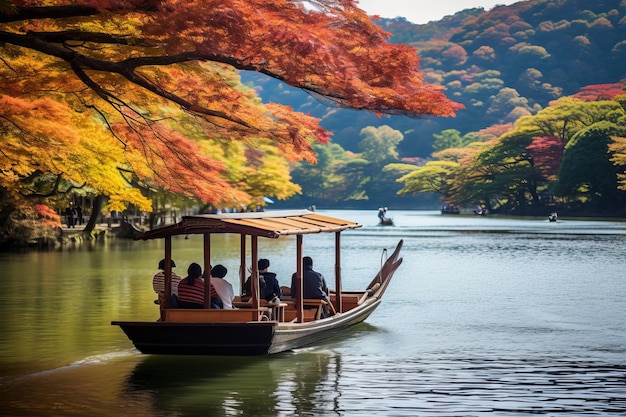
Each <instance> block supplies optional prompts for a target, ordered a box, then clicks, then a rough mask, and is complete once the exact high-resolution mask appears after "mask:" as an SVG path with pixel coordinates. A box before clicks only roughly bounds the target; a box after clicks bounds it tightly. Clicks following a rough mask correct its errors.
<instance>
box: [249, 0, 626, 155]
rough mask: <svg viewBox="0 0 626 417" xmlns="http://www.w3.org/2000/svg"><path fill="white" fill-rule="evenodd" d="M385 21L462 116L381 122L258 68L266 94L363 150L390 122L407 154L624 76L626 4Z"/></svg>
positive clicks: (584, 3)
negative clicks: (365, 138)
mask: <svg viewBox="0 0 626 417" xmlns="http://www.w3.org/2000/svg"><path fill="white" fill-rule="evenodd" d="M378 24H379V25H381V26H382V27H384V28H385V29H386V30H387V31H388V32H390V33H391V34H392V38H391V41H392V42H397V43H400V42H401V43H407V44H409V45H412V46H415V47H417V48H418V50H419V55H420V57H421V64H420V65H421V69H422V70H423V72H424V73H425V76H426V81H428V82H432V83H436V84H440V85H443V86H445V87H446V88H447V90H446V94H447V95H448V97H450V98H451V99H453V100H455V101H457V102H460V103H463V104H464V105H465V109H464V110H460V111H458V112H457V117H456V118H441V117H440V118H424V119H411V118H407V117H400V116H386V117H383V118H378V117H376V116H375V115H373V114H370V113H365V112H356V111H352V110H345V109H337V108H332V107H330V108H329V107H327V104H328V103H320V102H318V101H317V100H316V99H315V98H313V97H311V96H308V95H306V94H305V93H303V92H301V91H296V90H294V89H290V88H288V87H285V86H283V85H281V84H280V83H278V82H277V81H275V80H270V79H269V78H263V77H262V76H259V75H258V74H256V75H254V78H252V77H251V76H248V75H247V76H244V80H247V81H253V82H254V84H255V85H256V87H257V89H258V90H259V92H260V94H261V96H262V97H263V98H264V100H268V101H277V102H281V103H284V104H289V105H291V106H293V107H294V108H295V109H296V110H300V111H304V112H310V113H311V114H312V115H313V116H316V117H320V118H322V123H321V124H322V126H323V127H325V128H327V129H328V130H330V131H331V132H333V141H334V142H335V143H337V144H340V145H341V146H343V147H344V148H345V149H347V150H351V151H358V143H359V141H360V137H359V133H360V131H361V129H362V128H364V127H366V126H375V127H378V126H382V125H389V126H391V127H392V128H394V129H396V130H399V131H400V132H402V134H403V135H404V140H403V141H402V142H401V143H399V145H398V151H399V154H400V157H418V156H419V157H427V156H428V155H430V153H431V152H432V150H433V149H432V143H433V134H439V133H440V132H442V131H443V130H447V129H456V130H458V131H459V132H461V134H462V135H464V134H466V133H468V132H474V131H478V130H480V129H483V128H487V127H489V126H492V125H495V124H500V123H508V122H513V121H515V120H517V119H518V118H519V117H521V116H525V115H531V114H536V113H537V112H539V111H540V110H541V109H543V108H545V107H546V106H547V105H548V104H549V102H550V101H552V100H555V99H557V98H559V97H561V96H567V95H572V94H575V93H577V92H578V91H580V90H581V88H583V87H585V86H587V85H591V84H604V83H617V82H619V81H620V80H622V79H624V78H626V2H624V1H623V0H594V1H593V2H591V1H588V0H529V1H522V2H519V3H515V4H513V5H510V6H498V7H496V8H494V9H493V10H490V11H484V10H482V9H468V10H464V11H460V12H459V13H457V14H456V15H454V16H448V17H446V18H444V19H443V20H441V21H438V22H431V23H428V24H424V25H415V24H412V23H410V22H408V21H406V20H405V19H392V20H387V19H383V20H380V21H378Z"/></svg>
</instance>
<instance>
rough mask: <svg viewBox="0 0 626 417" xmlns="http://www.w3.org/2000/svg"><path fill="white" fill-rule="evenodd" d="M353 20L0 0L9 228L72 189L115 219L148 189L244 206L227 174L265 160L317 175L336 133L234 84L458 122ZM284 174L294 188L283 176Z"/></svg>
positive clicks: (409, 53) (190, 2)
mask: <svg viewBox="0 0 626 417" xmlns="http://www.w3.org/2000/svg"><path fill="white" fill-rule="evenodd" d="M357 6H358V3H357V2H356V1H354V0H311V1H298V0H185V1H181V0H171V1H158V0H127V1H116V0H88V1H83V2H75V1H73V0H56V1H49V0H28V1H25V0H11V1H8V0H0V57H1V58H0V132H1V133H0V134H1V135H2V143H1V144H0V169H1V170H0V187H2V193H3V195H4V197H3V201H4V202H5V207H3V218H5V217H6V216H5V215H6V213H7V210H8V211H11V210H12V209H14V208H16V207H17V208H20V207H21V208H24V207H26V206H32V205H33V204H35V203H37V202H41V201H45V198H47V197H48V198H49V197H50V196H51V195H54V194H56V193H59V192H63V191H67V190H68V189H70V188H71V187H80V186H88V187H90V189H91V190H93V192H94V193H96V194H102V195H105V196H107V197H108V198H109V200H110V202H111V204H112V207H114V208H117V209H119V208H123V207H124V205H125V204H127V203H132V204H135V205H137V206H138V207H139V208H141V209H142V210H150V201H149V200H148V199H147V198H146V197H145V195H143V194H142V193H141V192H140V190H141V189H146V188H152V189H162V190H165V191H168V192H172V193H175V194H179V195H181V196H183V197H189V198H195V199H198V200H201V201H203V202H205V203H214V204H217V203H223V202H230V201H239V202H242V201H246V200H251V199H252V196H251V192H252V190H251V188H250V187H248V185H247V184H246V181H247V178H246V176H245V175H243V176H242V175H239V176H237V175H235V177H237V178H233V175H232V173H231V175H229V170H232V169H235V171H239V172H240V174H241V173H242V172H243V170H242V169H240V168H241V167H244V166H246V164H247V163H248V160H247V158H248V156H250V155H251V154H253V157H254V159H255V160H256V161H260V160H262V159H263V156H264V155H265V154H268V153H269V154H270V159H272V158H276V155H280V156H281V157H282V158H285V159H287V160H307V161H314V160H315V154H314V152H313V150H312V148H311V144H312V143H315V142H321V143H325V142H327V141H328V139H329V133H328V132H326V131H325V130H324V129H323V128H321V127H320V126H319V124H318V122H319V121H318V120H317V119H315V118H312V117H310V116H308V115H305V114H301V113H298V112H294V111H293V110H292V109H291V108H289V107H286V106H282V105H280V104H276V103H267V104H264V103H262V102H261V100H260V99H259V98H258V96H257V95H256V92H255V90H254V89H252V88H249V87H246V86H243V85H242V84H241V81H240V79H239V74H238V72H239V71H255V72H258V73H261V74H264V75H266V76H269V77H273V78H275V79H278V80H281V81H283V82H284V83H286V84H289V85H291V86H294V87H297V88H300V89H302V90H304V91H306V92H308V93H310V94H312V95H314V96H316V97H318V98H319V99H320V100H324V101H326V102H328V103H329V104H334V105H337V106H343V107H349V108H354V109H364V110H368V111H372V112H375V113H378V114H399V115H406V116H413V117H416V116H421V115H435V116H452V115H453V114H454V111H455V110H457V109H458V108H460V105H459V104H457V103H454V102H452V101H450V100H448V99H447V98H446V97H445V96H444V94H443V93H442V91H441V88H440V87H439V86H436V85H430V84H427V83H424V82H423V81H422V74H421V73H420V71H419V58H418V57H417V54H416V51H415V50H414V49H413V48H410V47H407V46H404V45H394V44H390V43H389V42H388V38H389V34H388V33H386V32H384V31H383V30H382V29H381V28H380V27H378V26H376V25H375V24H374V23H372V22H371V21H370V18H369V17H368V16H367V15H366V14H365V13H364V12H363V11H362V10H360V9H359V8H358V7H357ZM206 141H209V142H211V143H212V144H213V145H210V146H207V145H206V144H203V143H204V142H206ZM231 142H238V143H240V144H241V145H240V148H239V149H238V151H237V152H238V153H237V155H239V157H238V158H235V159H236V160H237V161H238V167H239V168H237V167H234V166H233V163H232V162H230V160H229V158H230V157H231V155H229V154H228V152H226V150H227V144H229V143H231ZM220 146H221V152H215V153H212V152H210V150H211V148H214V149H216V148H218V147H220ZM207 148H208V150H209V152H207ZM246 149H248V150H254V149H257V150H259V152H260V153H261V154H258V153H254V152H252V153H251V152H249V151H246ZM241 155H243V158H240V156H241ZM268 174H269V173H268ZM279 175H282V176H283V178H284V176H285V175H287V177H286V178H284V179H285V180H286V181H287V182H288V179H289V177H288V173H287V174H285V172H284V170H283V171H281V173H280V174H279ZM42 178H47V182H45V181H41V179H42ZM44 183H45V184H47V185H46V186H44ZM281 183H285V181H281ZM63 186H65V188H63ZM272 191H273V190H272V189H271V187H269V189H267V188H266V189H265V190H264V192H267V193H271V192H272ZM296 191H297V186H296V187H295V188H294V187H288V189H287V190H284V189H282V190H281V189H280V188H279V189H277V190H275V193H274V194H272V195H278V194H281V193H282V195H289V193H291V194H293V193H294V192H296ZM8 201H10V203H11V204H6V203H7V202H8Z"/></svg>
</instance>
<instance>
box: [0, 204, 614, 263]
mask: <svg viewBox="0 0 626 417" xmlns="http://www.w3.org/2000/svg"><path fill="white" fill-rule="evenodd" d="M280 208H281V209H291V208H296V207H280ZM297 208H300V207H297ZM318 210H362V211H368V209H363V208H359V207H341V208H337V207H318ZM392 210H393V211H394V212H402V211H433V212H437V211H440V208H432V207H424V208H415V209H410V208H401V207H399V208H392ZM369 211H371V212H372V216H375V215H376V210H374V209H369ZM548 214H549V213H548ZM548 214H546V215H545V216H544V215H541V214H519V215H518V214H511V213H488V214H486V216H488V217H494V218H506V219H536V220H542V219H546V220H547V218H548ZM458 216H460V217H474V216H476V213H474V212H473V211H472V210H471V209H470V208H461V209H460V213H459V214H458ZM564 220H569V221H615V222H626V218H624V217H620V216H616V215H615V214H611V213H596V214H590V213H576V212H571V213H568V211H567V210H565V211H564V212H559V221H564ZM160 227H161V226H160ZM146 230H148V228H147V227H146V226H142V225H140V224H138V223H132V222H128V221H121V222H119V223H118V224H110V223H99V224H98V225H96V227H95V228H94V230H92V231H91V232H90V233H85V225H84V224H83V225H77V226H75V227H68V226H67V225H66V224H63V225H62V226H60V227H58V228H57V232H56V234H55V236H54V237H50V236H47V237H42V238H35V239H31V240H30V241H26V240H25V241H23V242H19V243H18V242H12V244H4V245H0V252H15V251H28V250H66V249H70V248H71V249H75V248H77V247H82V246H86V245H93V244H96V243H100V242H104V241H105V240H108V239H132V238H133V237H134V236H135V235H136V234H137V233H140V232H142V231H146Z"/></svg>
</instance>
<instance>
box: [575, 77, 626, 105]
mask: <svg viewBox="0 0 626 417" xmlns="http://www.w3.org/2000/svg"><path fill="white" fill-rule="evenodd" d="M621 94H626V79H625V80H622V81H621V82H619V83H614V84H595V85H588V86H585V87H583V88H581V89H580V91H579V92H578V93H576V94H574V95H573V96H572V97H574V98H577V99H580V100H583V101H599V100H614V99H615V97H616V96H617V95H621Z"/></svg>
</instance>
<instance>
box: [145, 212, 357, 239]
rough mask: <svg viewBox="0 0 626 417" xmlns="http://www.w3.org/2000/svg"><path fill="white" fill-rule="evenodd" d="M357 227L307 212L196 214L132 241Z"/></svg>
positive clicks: (336, 230) (303, 231)
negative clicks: (198, 235) (180, 236)
mask: <svg viewBox="0 0 626 417" xmlns="http://www.w3.org/2000/svg"><path fill="white" fill-rule="evenodd" d="M358 227H361V224H359V223H356V222H352V221H349V220H343V219H339V218H336V217H330V216H325V215H322V214H318V213H315V212H312V211H309V210H273V211H264V212H253V213H224V214H198V215H193V216H183V219H182V220H181V221H180V222H178V223H176V224H172V225H169V226H165V227H161V228H158V229H154V230H150V231H147V232H144V233H141V234H139V235H138V236H136V237H135V239H136V240H147V239H162V238H165V237H168V236H174V235H188V234H206V233H236V234H241V235H251V236H261V237H268V238H273V239H276V238H278V237H280V236H286V235H304V234H310V233H332V232H341V231H343V230H346V229H356V228H358Z"/></svg>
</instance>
